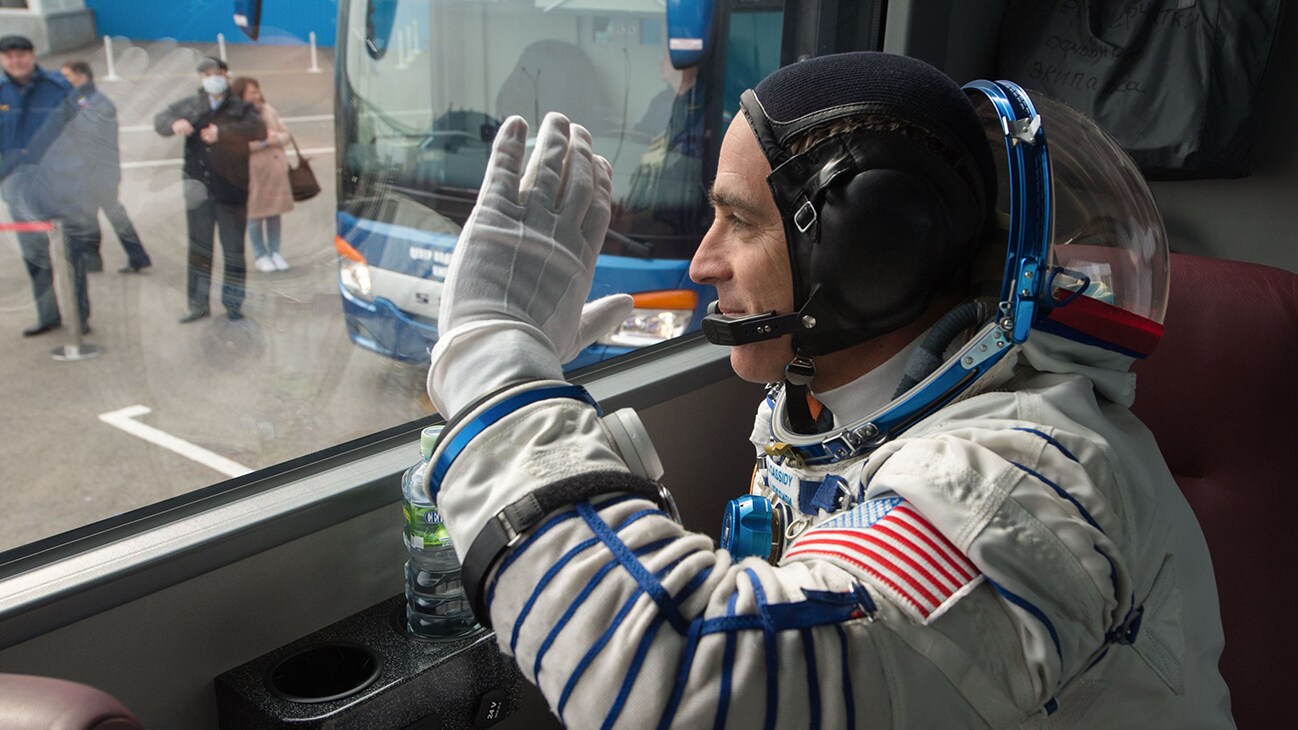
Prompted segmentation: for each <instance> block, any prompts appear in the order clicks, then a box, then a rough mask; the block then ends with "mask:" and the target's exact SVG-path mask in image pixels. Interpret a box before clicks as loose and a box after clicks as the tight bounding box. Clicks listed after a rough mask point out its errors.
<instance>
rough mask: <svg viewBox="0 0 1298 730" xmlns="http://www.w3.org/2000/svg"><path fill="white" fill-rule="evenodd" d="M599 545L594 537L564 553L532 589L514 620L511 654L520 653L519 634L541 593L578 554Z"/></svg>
mask: <svg viewBox="0 0 1298 730" xmlns="http://www.w3.org/2000/svg"><path fill="white" fill-rule="evenodd" d="M598 544H599V540H598V539H596V538H593V537H592V538H590V539H589V540H583V541H582V542H580V543H578V544H577V545H575V546H574V547H573V548H572V549H571V550H569V551H568V552H566V553H564V554H563V557H561V558H559V560H558V561H557V562H556V563H555V564H554V565H551V566H550V569H549V570H547V571H545V575H543V576H541V580H540V581H539V582H538V583H537V584H536V588H534V589H532V595H530V596H528V597H527V603H524V604H523V610H522V611H519V612H518V618H517V619H515V620H514V631H513V633H512V634H511V635H510V637H509V652H510V653H511V654H516V653H518V634H519V632H520V631H521V630H522V628H523V622H524V621H526V620H527V616H528V614H530V613H531V612H532V606H534V605H536V601H537V599H538V598H540V597H541V593H542V592H543V591H544V590H545V588H546V586H548V585H550V581H551V580H553V579H554V576H555V574H557V573H558V572H559V571H560V570H562V569H563V567H564V566H566V565H567V564H568V563H569V562H570V561H571V560H572V559H573V558H575V557H576V556H577V555H578V554H580V553H582V552H583V551H585V550H589V549H590V548H592V547H594V546H595V545H598Z"/></svg>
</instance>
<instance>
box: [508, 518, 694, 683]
mask: <svg viewBox="0 0 1298 730" xmlns="http://www.w3.org/2000/svg"><path fill="white" fill-rule="evenodd" d="M675 540H676V538H674V537H668V538H664V539H662V540H657V541H655V542H651V543H649V544H648V545H645V546H643V547H641V548H639V549H637V550H636V553H637V554H644V553H648V552H653V551H655V550H659V549H661V548H663V547H665V546H666V545H668V544H670V543H672V542H675ZM617 565H618V562H617V561H616V560H610V561H608V562H607V563H605V564H604V565H603V566H602V567H600V569H599V572H597V573H596V574H595V575H592V576H591V577H590V580H589V581H587V582H586V586H585V587H584V588H582V589H581V593H578V594H577V597H576V598H574V599H572V603H571V604H569V606H568V610H566V611H564V612H563V616H560V617H559V620H558V621H557V622H556V623H555V625H554V626H552V627H550V633H549V634H547V635H546V637H545V641H544V642H542V643H541V648H540V649H538V650H537V652H536V661H535V662H534V663H533V665H532V679H533V681H536V680H537V679H539V678H540V676H541V661H542V660H543V659H544V658H545V653H546V652H547V651H549V650H550V646H551V645H552V644H554V641H555V639H557V638H558V637H559V632H561V631H563V629H564V627H565V626H567V625H568V622H569V621H571V620H572V617H573V614H575V613H577V609H579V608H581V605H582V604H583V603H585V602H586V598H588V597H589V596H590V594H591V593H592V592H593V591H594V590H595V588H596V587H598V586H599V584H600V582H601V581H603V580H604V576H606V575H608V574H609V572H610V571H612V570H613V568H616V567H617ZM637 595H639V594H638V593H637Z"/></svg>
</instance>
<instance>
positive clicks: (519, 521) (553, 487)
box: [460, 471, 680, 628]
mask: <svg viewBox="0 0 1298 730" xmlns="http://www.w3.org/2000/svg"><path fill="white" fill-rule="evenodd" d="M615 493H628V494H634V495H637V496H640V497H644V498H645V499H647V500H649V501H651V502H653V503H654V504H656V505H658V507H659V509H661V510H662V511H664V512H666V513H667V514H668V515H670V516H671V518H672V519H673V520H675V521H677V522H680V515H679V514H678V513H677V511H676V503H675V502H674V501H673V500H672V497H671V493H670V492H668V491H667V488H666V487H664V486H663V485H661V484H659V483H658V482H655V481H651V480H649V479H645V478H644V477H638V476H635V475H634V474H629V473H627V472H624V471H595V472H590V473H587V474H579V475H577V476H574V477H569V478H567V479H561V480H559V481H557V482H554V483H553V484H547V485H546V486H544V487H541V488H540V489H537V490H536V491H534V492H532V493H530V494H528V495H526V496H524V497H523V498H522V499H519V500H518V501H516V502H513V503H512V504H509V505H507V506H505V507H504V508H503V509H501V510H500V511H499V512H497V513H496V514H495V516H494V517H492V518H491V519H489V520H487V524H485V525H483V526H482V531H481V532H479V533H478V536H477V537H475V538H474V539H473V544H472V545H470V546H469V551H468V552H467V553H465V555H464V565H463V566H462V567H461V569H460V577H461V579H462V580H463V581H464V592H465V595H466V596H467V597H468V599H469V601H470V602H471V605H472V606H473V614H474V616H476V617H477V619H478V623H480V624H482V625H483V626H486V627H488V628H490V627H491V616H490V614H489V612H488V607H487V605H486V600H487V598H486V595H485V594H486V580H487V576H488V575H490V574H491V570H492V569H493V568H494V567H495V566H496V563H497V562H498V561H499V560H500V559H502V558H503V557H504V556H505V553H506V552H508V551H509V549H510V548H512V547H514V546H515V545H517V544H518V542H519V541H520V540H522V539H523V537H524V536H525V534H526V533H527V532H528V531H529V530H531V529H532V528H533V527H535V526H536V525H537V524H539V523H540V522H541V520H543V519H544V518H545V516H546V515H548V514H550V513H551V512H554V511H555V510H557V509H560V508H562V507H567V506H568V505H573V504H578V503H580V502H589V501H590V500H591V499H593V498H595V497H599V496H601V495H605V494H615Z"/></svg>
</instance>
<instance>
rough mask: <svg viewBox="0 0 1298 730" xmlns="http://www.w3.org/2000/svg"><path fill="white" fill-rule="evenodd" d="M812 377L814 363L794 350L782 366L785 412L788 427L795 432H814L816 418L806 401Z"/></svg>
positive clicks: (814, 368)
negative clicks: (787, 362)
mask: <svg viewBox="0 0 1298 730" xmlns="http://www.w3.org/2000/svg"><path fill="white" fill-rule="evenodd" d="M814 377H816V363H815V362H814V361H813V360H812V359H811V358H809V357H807V356H806V355H801V354H797V353H796V352H795V354H794V355H793V359H792V360H790V361H789V364H788V365H785V366H784V389H785V392H786V393H787V394H788V395H787V397H786V398H785V399H784V403H785V412H786V413H787V414H788V416H789V428H791V429H793V431H794V432H795V433H805V434H812V433H815V432H816V419H815V418H814V417H813V416H812V415H811V405H810V404H809V403H808V402H807V396H808V395H809V394H810V388H809V386H810V385H811V379H812V378H814Z"/></svg>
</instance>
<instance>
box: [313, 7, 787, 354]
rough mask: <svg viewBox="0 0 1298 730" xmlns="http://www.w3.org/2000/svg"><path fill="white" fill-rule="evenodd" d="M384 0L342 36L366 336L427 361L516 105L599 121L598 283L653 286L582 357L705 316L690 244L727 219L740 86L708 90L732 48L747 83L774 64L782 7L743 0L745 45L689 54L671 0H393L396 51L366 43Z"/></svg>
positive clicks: (351, 236) (350, 16) (349, 298)
mask: <svg viewBox="0 0 1298 730" xmlns="http://www.w3.org/2000/svg"><path fill="white" fill-rule="evenodd" d="M376 2H378V0H349V2H346V3H344V4H343V5H342V7H341V11H342V13H343V15H342V17H341V19H340V28H343V29H344V30H343V31H342V32H341V33H340V35H339V39H338V43H339V47H338V51H337V57H338V59H339V64H340V73H339V77H338V80H339V99H338V105H337V106H338V109H339V115H338V120H337V121H338V125H339V128H338V143H339V146H338V151H337V152H338V157H339V161H340V165H341V168H342V170H341V172H342V175H341V186H340V189H339V200H338V220H337V223H338V242H339V246H340V252H341V253H343V257H342V258H341V259H340V261H341V264H340V267H341V268H340V277H339V285H340V286H339V288H340V293H341V296H342V299H343V309H344V314H345V319H346V322H347V331H348V334H349V336H350V338H351V339H352V341H353V342H355V343H356V344H358V345H360V346H362V347H366V348H368V349H371V350H374V351H376V352H379V353H381V354H383V355H386V356H388V357H391V358H394V359H397V360H404V361H411V362H426V361H427V357H428V350H429V348H430V347H431V346H432V344H433V343H434V342H436V339H437V335H438V329H437V308H438V304H439V301H440V291H441V281H442V278H443V276H444V275H445V270H446V264H447V262H448V261H449V258H450V252H451V251H452V249H453V247H454V244H455V241H456V238H457V235H458V231H459V228H460V226H461V225H463V223H464V221H465V219H466V218H467V216H468V214H469V211H470V210H471V208H472V205H473V201H474V199H475V198H476V195H477V190H478V186H479V185H480V183H481V181H482V176H483V174H484V172H485V170H486V164H487V157H488V154H489V152H490V149H491V143H492V140H493V138H494V134H495V130H496V128H497V127H498V126H499V124H500V122H501V121H503V119H504V118H505V117H507V116H509V115H513V114H517V115H519V116H522V117H524V118H525V119H527V120H528V123H529V125H530V127H531V130H532V133H533V134H534V133H535V131H536V128H537V126H538V125H539V121H540V119H541V117H542V116H543V115H544V114H545V113H546V112H548V111H560V112H563V113H565V114H567V115H568V116H569V117H570V118H571V119H573V120H574V121H575V122H578V123H580V124H582V125H584V126H585V127H587V128H588V129H589V130H590V131H591V134H592V135H593V136H594V139H595V150H596V152H598V153H599V154H602V155H603V156H604V157H606V158H607V159H608V160H609V162H610V163H611V164H612V166H613V200H614V213H613V221H612V224H611V226H610V230H609V233H608V236H607V237H606V239H605V242H604V255H602V256H601V257H600V261H599V265H598V267H597V270H596V275H595V283H594V287H593V291H592V297H598V296H603V295H606V294H609V293H613V292H629V293H631V294H633V295H638V296H639V297H640V298H639V299H638V300H637V309H636V311H635V314H634V315H633V317H632V318H630V319H628V320H627V322H626V323H624V324H623V326H622V327H621V328H619V330H618V331H616V332H614V333H612V334H610V335H609V336H608V337H606V338H604V339H603V340H601V341H600V342H599V343H597V344H595V345H594V346H592V347H591V348H588V349H587V350H586V351H584V352H582V353H581V354H580V355H579V356H578V357H577V359H576V360H574V361H572V362H571V363H568V367H570V368H572V367H579V366H582V365H587V364H590V363H594V362H598V361H601V360H604V359H607V358H609V357H613V356H616V355H618V354H622V353H624V352H628V351H629V350H631V349H633V348H634V347H638V346H642V345H645V344H652V343H655V342H661V341H664V340H666V339H669V338H671V337H674V336H677V335H680V334H682V333H684V332H687V331H690V330H692V329H697V327H698V321H699V319H700V318H701V317H702V315H703V313H704V310H705V308H706V305H707V303H708V301H709V300H710V299H711V298H712V295H711V293H710V290H709V289H707V288H704V287H699V286H697V285H694V284H693V283H691V282H690V281H689V275H688V268H689V259H690V257H691V256H692V255H693V252H694V249H695V248H697V246H698V243H699V241H700V240H701V239H702V237H703V234H704V233H705V232H706V230H707V227H708V225H709V224H710V221H711V212H710V210H709V209H708V207H707V205H706V186H707V184H708V183H709V182H710V173H709V170H710V167H711V166H712V165H714V164H715V162H714V160H715V156H716V146H717V145H719V143H720V140H721V137H722V135H723V133H724V128H722V127H721V124H722V120H721V117H720V111H719V110H720V109H721V108H723V107H726V108H734V107H735V105H736V104H737V99H738V93H737V92H736V93H734V97H735V99H734V100H733V101H732V100H726V101H725V102H724V103H723V104H716V103H715V101H713V102H712V103H710V100H709V98H708V97H709V95H722V94H726V95H729V92H730V89H729V84H726V85H723V84H721V83H719V82H718V81H719V79H718V76H717V72H718V71H719V69H720V68H721V67H722V65H723V63H725V62H733V64H734V66H733V67H734V68H735V69H736V71H735V73H734V74H730V73H727V76H728V77H733V78H734V79H735V80H736V83H752V81H755V80H756V79H757V78H760V75H761V74H762V73H765V72H768V71H769V70H771V69H773V68H774V66H772V65H771V63H772V62H773V61H774V60H775V59H777V57H778V48H779V34H780V13H779V12H770V11H769V10H768V11H767V12H757V11H755V10H753V9H745V11H744V12H743V13H736V24H735V25H734V26H733V27H732V31H731V37H732V38H733V39H735V40H737V41H739V42H741V43H743V44H745V45H746V46H748V47H745V48H743V49H741V50H740V51H739V52H738V55H737V56H735V58H734V59H733V60H732V59H731V55H733V54H731V53H730V52H729V51H727V50H726V49H725V48H724V46H725V45H726V44H721V45H722V46H723V47H722V48H720V49H715V50H714V52H713V53H711V54H709V55H708V56H707V57H706V58H705V59H704V61H703V62H702V63H701V64H699V65H698V66H695V67H692V68H689V69H675V68H673V67H672V65H671V63H670V61H669V54H668V49H667V33H666V28H665V23H666V18H665V13H664V10H663V5H662V4H661V3H660V2H655V1H654V0H623V1H621V2H611V1H609V0H604V1H596V0H589V1H587V2H580V3H549V4H545V3H536V2H534V1H533V0H501V1H500V2H493V3H482V2H465V1H464V0H401V1H400V2H394V3H393V2H389V3H386V4H385V6H386V7H390V8H391V17H392V28H393V30H392V38H393V39H394V40H393V41H392V43H390V44H389V47H388V52H387V53H386V54H385V55H382V56H379V55H376V54H374V53H373V52H371V51H370V50H369V49H367V48H366V47H365V46H364V45H362V44H361V43H359V42H358V41H360V40H361V39H362V38H367V37H368V35H367V34H368V33H369V24H370V23H371V20H372V18H373V13H372V10H373V8H374V6H375V3H376ZM723 5H724V4H723ZM755 7H760V6H755ZM760 44H765V45H768V46H769V49H758V48H756V47H755V46H757V45H760ZM363 49H364V50H363Z"/></svg>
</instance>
